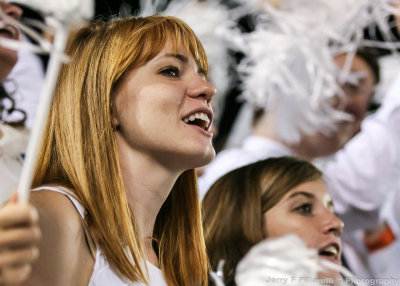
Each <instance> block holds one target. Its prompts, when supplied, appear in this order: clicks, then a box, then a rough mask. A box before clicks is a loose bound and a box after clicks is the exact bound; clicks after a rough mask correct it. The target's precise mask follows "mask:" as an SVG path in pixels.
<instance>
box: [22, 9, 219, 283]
mask: <svg viewBox="0 0 400 286" xmlns="http://www.w3.org/2000/svg"><path fill="white" fill-rule="evenodd" d="M66 53H67V54H68V55H69V56H70V61H69V63H68V64H66V65H65V66H64V67H63V68H62V70H61V74H60V76H59V82H58V85H57V88H56V91H55V98H54V101H53V104H52V107H51V111H50V116H49V120H48V123H47V127H46V131H45V136H44V139H43V141H42V145H41V152H40V155H39V159H38V161H37V167H36V172H35V175H34V183H33V185H34V188H35V191H34V192H33V193H32V195H31V201H32V202H33V204H34V205H36V206H37V207H38V209H39V214H40V216H41V228H42V232H43V240H42V244H41V249H40V250H41V256H40V258H39V260H38V262H37V263H36V264H35V265H34V269H33V276H32V279H31V280H30V281H29V284H28V285H41V286H44V285H51V286H56V285H113V286H117V285H132V283H137V284H134V285H143V283H145V284H147V285H148V283H149V284H150V285H206V284H207V265H208V264H207V256H206V252H205V245H204V239H203V233H202V226H201V220H200V205H199V201H198V193H197V187H196V176H195V171H194V168H196V167H199V166H202V165H204V164H207V163H208V162H210V161H211V160H212V159H213V157H214V156H215V154H214V149H213V147H212V144H211V140H212V133H211V132H210V126H211V122H212V117H213V113H212V110H211V104H210V101H211V99H212V98H213V96H214V93H215V89H214V87H213V86H212V85H211V84H210V83H209V82H208V81H207V80H206V78H207V72H208V65H207V59H206V55H205V52H204V49H203V47H202V45H201V43H200V42H199V40H198V39H197V38H196V36H195V35H194V33H193V32H192V30H191V29H190V28H189V27H188V26H187V25H186V24H185V23H183V22H182V21H180V20H178V19H176V18H173V17H163V16H150V17H145V18H140V17H138V18H132V19H125V20H116V21H114V22H113V23H95V24H92V25H91V26H89V27H85V28H81V29H80V30H78V31H77V32H76V33H75V34H74V36H72V39H71V40H70V42H69V46H68V47H67V50H66Z"/></svg>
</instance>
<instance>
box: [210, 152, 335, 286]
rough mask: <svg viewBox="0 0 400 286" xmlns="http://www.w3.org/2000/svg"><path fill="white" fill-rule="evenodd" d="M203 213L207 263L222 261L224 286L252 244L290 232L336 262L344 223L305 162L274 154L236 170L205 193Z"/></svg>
mask: <svg viewBox="0 0 400 286" xmlns="http://www.w3.org/2000/svg"><path fill="white" fill-rule="evenodd" d="M203 211H204V218H203V226H204V234H205V239H206V247H207V253H208V256H209V258H210V263H211V267H212V269H214V270H215V269H216V268H217V265H218V262H219V261H220V260H222V259H223V260H225V264H224V278H225V283H226V285H235V282H234V276H235V269H236V266H237V264H238V262H239V260H241V259H242V258H243V256H244V255H245V254H246V253H247V252H248V251H249V249H250V248H251V247H252V246H254V245H255V244H257V243H258V242H260V241H262V240H264V239H266V238H277V237H282V236H284V235H287V234H291V233H293V234H296V235H298V236H299V237H300V238H301V239H302V240H303V241H304V243H305V244H306V245H307V246H308V247H310V248H315V249H318V251H319V255H320V256H321V257H322V258H326V259H328V260H330V261H333V262H335V263H340V253H341V241H340V235H341V231H342V227H343V224H342V221H341V220H340V219H338V218H337V217H336V216H335V214H334V213H333V204H332V200H331V199H330V197H329V194H328V192H327V188H326V186H325V183H324V182H323V181H322V174H321V172H320V171H319V170H318V169H316V168H315V167H314V166H313V165H312V164H311V163H309V162H307V161H303V160H300V159H296V158H292V157H278V158H270V159H267V160H263V161H258V162H256V163H253V164H250V165H247V166H244V167H242V168H239V169H236V170H234V171H232V172H230V173H228V174H226V175H225V176H223V177H222V178H220V179H219V180H218V181H217V182H216V183H215V184H214V185H213V186H212V187H211V189H210V190H209V191H208V192H207V194H206V196H205V197H204V199H203ZM266 274H267V273H266ZM328 274H329V273H328ZM331 274H333V273H331Z"/></svg>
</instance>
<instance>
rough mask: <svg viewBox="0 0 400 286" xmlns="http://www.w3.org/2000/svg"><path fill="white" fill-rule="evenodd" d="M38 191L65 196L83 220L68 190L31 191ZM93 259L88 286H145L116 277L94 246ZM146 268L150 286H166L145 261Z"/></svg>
mask: <svg viewBox="0 0 400 286" xmlns="http://www.w3.org/2000/svg"><path fill="white" fill-rule="evenodd" d="M40 190H48V191H53V192H57V193H60V194H63V195H65V196H67V197H68V198H69V199H70V200H71V202H72V203H73V204H74V206H75V208H76V209H77V211H78V212H79V214H80V215H81V217H82V218H83V219H84V218H85V209H84V208H83V206H82V205H81V204H80V203H79V201H78V200H77V199H76V198H75V197H74V196H73V195H72V194H71V191H69V190H68V189H66V188H63V187H54V186H42V187H39V188H36V189H34V190H32V191H40ZM95 259H96V260H95V264H94V269H93V273H92V276H91V277H90V280H89V284H88V286H145V284H143V283H139V282H136V283H133V282H130V281H126V280H125V279H123V278H121V277H120V276H118V274H117V273H115V272H114V270H113V269H112V268H111V266H110V264H108V262H107V259H106V257H105V256H104V255H103V252H102V251H101V249H100V248H99V247H98V246H96V258H95ZM146 266H147V272H148V274H149V277H148V279H149V282H150V285H151V286H167V283H166V282H165V279H164V277H163V275H162V272H161V270H160V269H159V268H157V267H156V266H154V265H153V264H151V263H150V262H148V261H146Z"/></svg>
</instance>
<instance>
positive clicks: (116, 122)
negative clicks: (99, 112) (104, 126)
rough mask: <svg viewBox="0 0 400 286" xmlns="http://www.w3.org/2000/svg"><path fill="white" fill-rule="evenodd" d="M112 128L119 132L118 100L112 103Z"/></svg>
mask: <svg viewBox="0 0 400 286" xmlns="http://www.w3.org/2000/svg"><path fill="white" fill-rule="evenodd" d="M111 127H112V130H113V131H117V130H119V120H118V112H117V109H116V99H115V98H114V100H113V101H112V102H111Z"/></svg>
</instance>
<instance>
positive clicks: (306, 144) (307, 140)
mask: <svg viewBox="0 0 400 286" xmlns="http://www.w3.org/2000/svg"><path fill="white" fill-rule="evenodd" d="M345 62H346V54H341V55H338V56H336V57H335V63H336V65H337V67H338V68H339V69H343V68H344V66H345ZM350 71H351V72H357V73H362V74H363V77H362V78H360V79H359V81H358V82H357V83H355V84H350V83H345V84H342V85H341V88H342V90H343V92H344V95H345V98H344V100H345V101H344V102H343V103H344V106H343V111H345V112H347V113H349V114H350V115H352V116H353V121H344V122H338V123H337V125H336V128H337V130H336V131H334V132H332V134H330V135H325V134H323V133H317V134H314V135H305V136H303V138H302V146H303V151H304V150H305V151H306V155H307V156H306V157H308V158H315V157H320V156H328V155H331V154H333V153H334V152H336V151H337V150H339V149H340V148H342V147H343V146H344V145H345V144H346V143H347V142H348V141H349V140H350V139H351V138H352V137H353V136H354V135H355V134H357V133H358V132H359V131H360V130H361V122H362V121H363V119H364V118H365V116H366V115H367V112H368V106H369V104H370V102H371V99H372V95H373V93H374V90H375V85H376V84H375V78H374V74H373V71H372V68H371V67H370V66H369V64H368V63H367V62H366V61H365V60H363V59H362V58H361V57H359V56H357V55H356V56H355V57H354V58H353V61H352V64H351V67H350Z"/></svg>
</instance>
